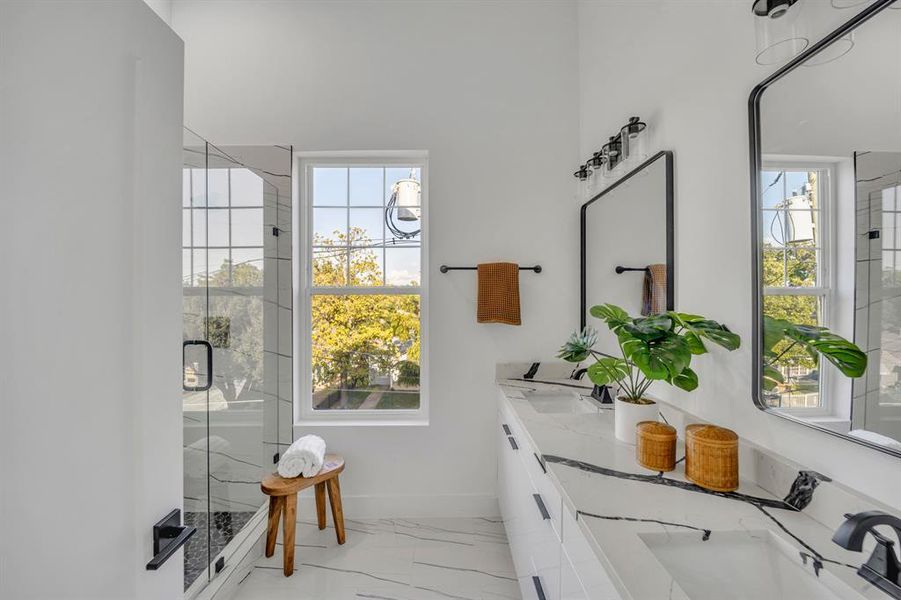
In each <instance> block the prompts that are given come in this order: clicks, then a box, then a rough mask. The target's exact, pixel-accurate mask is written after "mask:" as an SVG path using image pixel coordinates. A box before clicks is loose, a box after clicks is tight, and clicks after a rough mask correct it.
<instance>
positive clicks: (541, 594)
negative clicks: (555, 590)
mask: <svg viewBox="0 0 901 600" xmlns="http://www.w3.org/2000/svg"><path fill="white" fill-rule="evenodd" d="M532 584H533V585H534V586H535V593H536V594H538V600H547V596H545V595H544V588H543V587H541V579H539V578H538V575H532Z"/></svg>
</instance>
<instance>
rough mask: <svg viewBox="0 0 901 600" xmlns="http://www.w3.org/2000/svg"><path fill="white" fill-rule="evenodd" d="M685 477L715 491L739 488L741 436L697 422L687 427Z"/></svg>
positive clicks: (731, 490)
mask: <svg viewBox="0 0 901 600" xmlns="http://www.w3.org/2000/svg"><path fill="white" fill-rule="evenodd" d="M685 477H686V479H688V480H689V481H691V482H693V483H696V484H697V485H699V486H701V487H702V488H705V489H708V490H713V491H715V492H733V491H735V490H737V489H738V435H737V434H736V433H735V432H734V431H732V430H731V429H726V428H725V427H717V426H716V425H705V424H701V423H695V424H692V425H687V426H686V427H685Z"/></svg>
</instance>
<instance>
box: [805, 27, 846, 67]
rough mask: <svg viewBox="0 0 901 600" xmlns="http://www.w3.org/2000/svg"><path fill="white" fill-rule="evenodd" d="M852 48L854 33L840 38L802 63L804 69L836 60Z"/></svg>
mask: <svg viewBox="0 0 901 600" xmlns="http://www.w3.org/2000/svg"><path fill="white" fill-rule="evenodd" d="M853 48H854V32H853V31H852V32H850V33H849V34H848V35H845V36H842V37H840V38H839V39H837V40H835V41H834V42H832V43H831V44H829V45H828V46H827V47H826V48H823V49H822V50H820V51H819V52H818V53H817V54H816V55H815V56H811V57H810V58H809V59H807V60H806V61H804V66H805V67H816V66H819V65H825V64H826V63H831V62H832V61H834V60H838V59H839V58H841V57H843V56H844V55H845V54H847V53H848V52H851V50H852V49H853Z"/></svg>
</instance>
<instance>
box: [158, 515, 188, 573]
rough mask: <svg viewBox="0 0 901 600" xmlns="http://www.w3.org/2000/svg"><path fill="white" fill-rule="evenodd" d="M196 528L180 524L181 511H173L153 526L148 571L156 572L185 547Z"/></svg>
mask: <svg viewBox="0 0 901 600" xmlns="http://www.w3.org/2000/svg"><path fill="white" fill-rule="evenodd" d="M195 533H197V528H196V527H191V526H189V525H182V524H181V510H179V509H177V508H176V509H175V510H173V511H172V512H170V513H169V514H168V515H166V516H165V517H163V518H162V520H161V521H159V522H158V523H157V524H156V525H154V526H153V558H152V559H151V560H150V562H149V563H147V570H148V571H156V570H157V569H159V568H160V567H161V566H163V564H165V562H166V561H167V560H169V558H170V557H171V556H172V555H173V554H175V551H176V550H178V549H179V548H181V547H182V546H184V545H185V542H187V541H188V539H190V537H191V536H192V535H194V534H195Z"/></svg>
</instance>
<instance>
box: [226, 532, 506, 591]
mask: <svg viewBox="0 0 901 600" xmlns="http://www.w3.org/2000/svg"><path fill="white" fill-rule="evenodd" d="M345 527H346V529H347V542H346V543H345V544H344V545H343V546H339V545H338V543H337V542H336V541H335V530H334V529H333V528H332V527H331V526H329V527H327V528H326V529H325V530H323V531H320V530H319V529H318V527H317V526H316V524H315V522H313V521H309V520H304V519H301V520H298V522H297V539H296V542H297V543H296V548H295V556H294V566H295V570H294V575H292V576H291V577H285V576H284V575H283V573H282V544H281V534H280V536H279V541H278V544H277V546H276V551H275V556H273V557H271V558H265V557H262V558H260V559H259V560H257V562H256V565H255V566H254V568H253V569H252V570H251V571H250V573H249V574H248V575H247V576H246V577H245V579H244V580H243V581H242V582H241V583H240V585H239V586H238V590H237V592H236V594H235V596H234V600H264V599H265V600H280V599H288V598H291V599H292V600H307V599H312V598H316V599H318V600H345V599H354V600H360V599H366V598H370V599H381V600H432V599H436V600H439V599H441V600H447V598H454V599H458V600H487V599H491V600H496V599H514V600H519V599H520V598H521V596H520V593H519V585H518V583H517V581H516V573H515V572H514V570H513V560H512V558H511V557H510V548H509V546H508V544H507V537H506V534H505V532H504V526H503V523H501V521H500V519H485V518H479V519H461V518H452V519H434V518H429V519H425V518H422V519H419V518H411V519H378V520H350V519H348V520H347V521H346V522H345Z"/></svg>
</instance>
